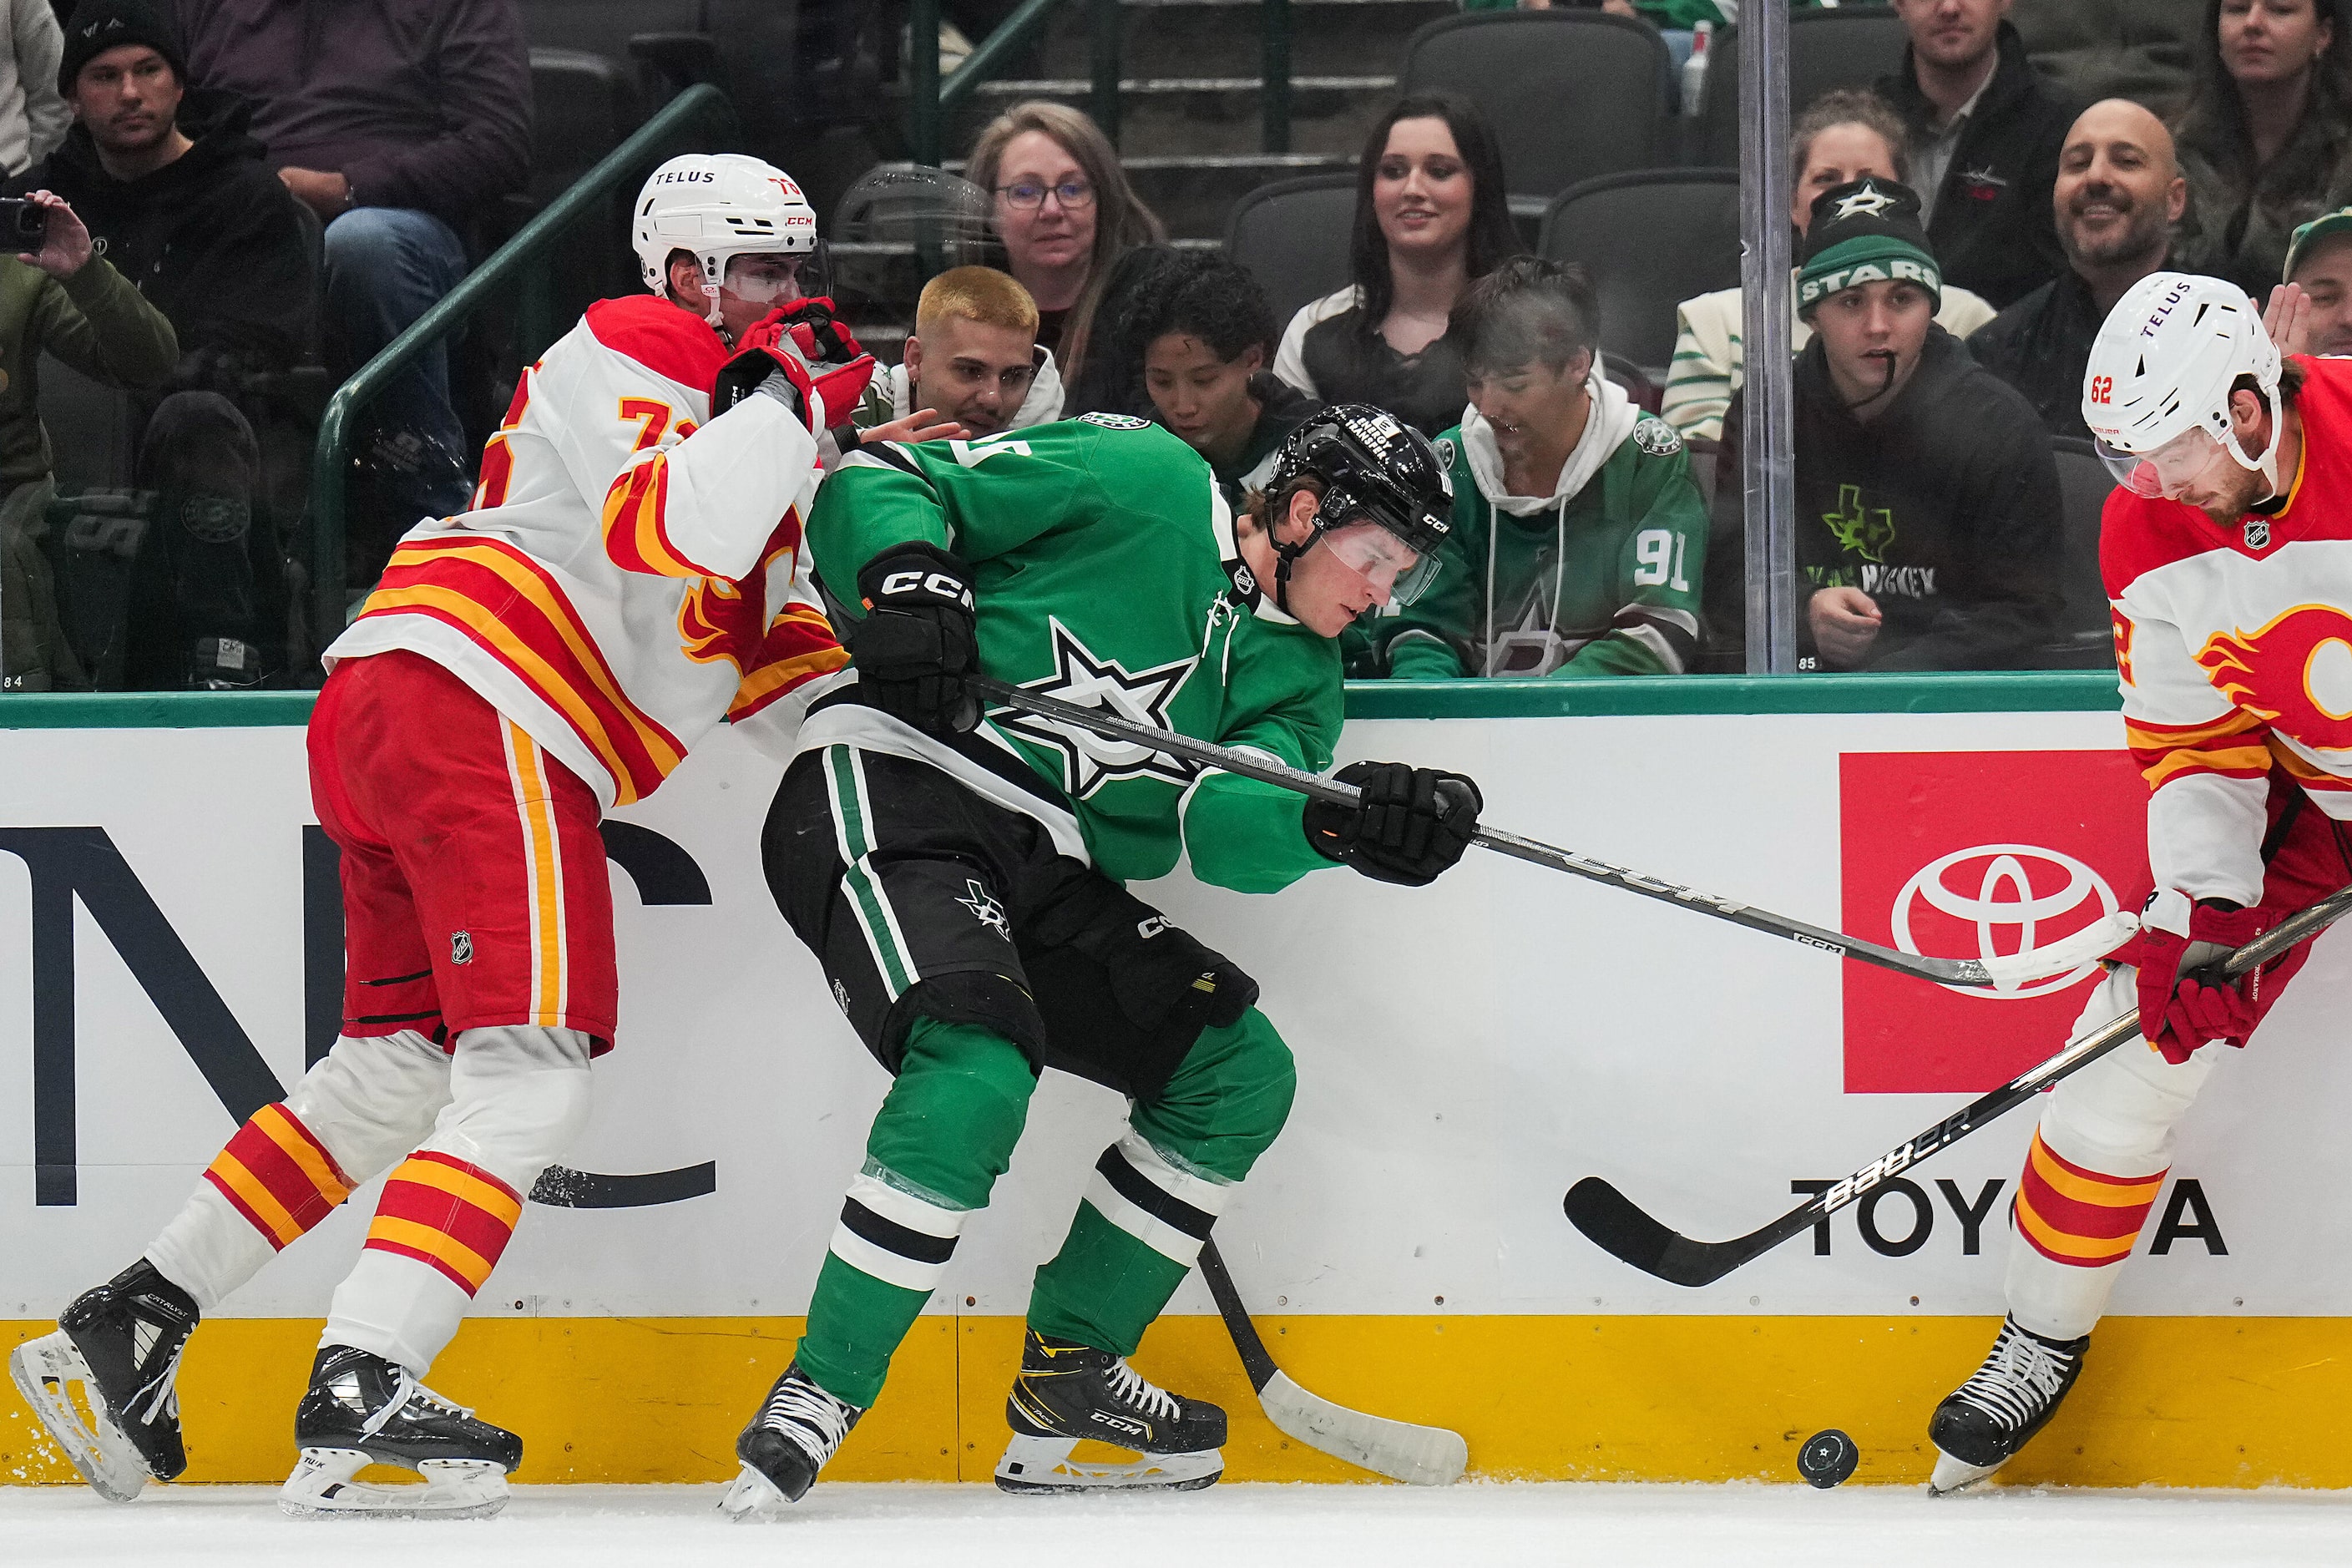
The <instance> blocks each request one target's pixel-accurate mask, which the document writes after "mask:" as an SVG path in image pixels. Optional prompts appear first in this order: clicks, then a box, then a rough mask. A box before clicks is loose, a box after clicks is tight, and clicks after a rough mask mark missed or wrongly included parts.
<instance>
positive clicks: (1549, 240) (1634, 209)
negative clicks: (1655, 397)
mask: <svg viewBox="0 0 2352 1568" xmlns="http://www.w3.org/2000/svg"><path fill="white" fill-rule="evenodd" d="M1538 250H1539V252H1540V253H1541V254H1542V255H1543V256H1545V257H1547V258H1550V259H1551V260H1554V261H1575V262H1581V263H1582V264H1583V265H1584V268H1585V269H1586V270H1587V271H1589V272H1591V274H1592V281H1593V284H1594V286H1595V287H1596V288H1597V289H1599V290H1600V294H1601V353H1604V354H1606V355H1608V356H1609V357H1610V358H1612V359H1621V360H1624V361H1627V362H1630V363H1633V364H1634V365H1636V366H1638V367H1639V368H1640V369H1641V371H1642V373H1643V374H1644V375H1646V376H1648V377H1649V378H1650V380H1651V381H1653V382H1654V383H1656V384H1659V385H1661V386H1663V385H1664V384H1665V379H1666V374H1665V373H1666V364H1667V362H1668V361H1669V360H1670V359H1672V358H1673V357H1674V352H1675V306H1676V305H1678V304H1680V303H1681V302H1682V301H1684V300H1687V299H1689V298H1690V297H1691V296H1692V295H1694V294H1704V293H1706V292H1707V291H1708V290H1710V289H1729V288H1733V287H1735V286H1737V285H1738V282H1739V172H1738V170H1737V169H1645V170H1642V171H1639V172H1637V173H1634V174H1607V175H1603V176H1602V177H1601V178H1600V179H1597V180H1587V181H1585V182H1584V183H1583V184H1580V185H1577V186H1574V187H1573V188H1571V189H1570V190H1566V191H1563V192H1561V193H1560V195H1559V198H1558V199H1557V200H1555V201H1554V202H1553V203H1552V204H1551V205H1550V207H1549V209H1548V210H1547V211H1546V212H1545V213H1544V220H1543V237H1542V240H1541V241H1540V243H1539V245H1538Z"/></svg>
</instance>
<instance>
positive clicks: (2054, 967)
mask: <svg viewBox="0 0 2352 1568" xmlns="http://www.w3.org/2000/svg"><path fill="white" fill-rule="evenodd" d="M966 679H967V682H968V684H970V685H971V687H972V689H974V690H977V691H982V692H985V693H986V694H987V695H989V696H990V697H992V698H995V699H997V700H999V701H1001V702H1003V703H1007V704H1009V705H1011V706H1012V707H1014V708H1018V709H1022V710H1024V711H1026V712H1030V713H1034V714H1036V715H1038V716H1039V717H1040V718H1045V719H1052V720H1055V721H1059V722H1061V723H1065V724H1076V725H1077V726H1078V727H1079V728H1080V729H1083V730H1091V731H1094V732H1095V733H1096V734H1097V735H1102V736H1105V737H1107V738H1108V739H1110V740H1114V741H1125V742H1129V744H1131V745H1137V746H1142V747H1144V748H1146V749H1147V750H1150V751H1154V752H1160V753H1162V754H1163V755H1166V756H1171V757H1182V758H1184V759H1185V760H1186V761H1188V762H1194V763H1203V764H1205V765H1207V766H1209V767H1213V768H1221V769H1223V771H1224V772H1226V773H1237V774H1239V775H1240V776H1242V777H1243V778H1250V779H1255V780H1257V781H1258V782H1259V783H1260V784H1273V785H1275V786H1276V787H1277V788H1280V789H1286V790H1295V791H1297V793H1298V794H1300V795H1307V796H1308V797H1310V798H1312V799H1315V800H1328V801H1331V802H1333V803H1335V804H1337V805H1355V804H1356V797H1357V795H1358V791H1357V789H1356V786H1355V785H1353V784H1341V783H1339V781H1338V780H1336V779H1327V778H1318V777H1317V776H1316V775H1315V774H1313V773H1302V772H1300V771H1299V770H1298V769H1297V768H1294V767H1288V766H1286V765H1285V764H1283V763H1278V762H1276V761H1274V760H1273V759H1272V758H1270V757H1265V756H1258V755H1254V754H1252V753H1250V752H1238V751H1235V750H1234V749H1233V748H1232V747H1230V746H1220V745H1218V744H1216V743H1215V742H1211V741H1196V740H1194V739H1193V738H1192V736H1190V735H1179V734H1177V733H1175V732H1174V731H1169V730H1161V729H1157V728H1154V727H1153V726H1151V725H1149V724H1138V723H1135V722H1133V721H1129V720H1126V719H1121V718H1118V717H1117V716H1116V715H1114V714H1111V713H1109V712H1107V711H1105V710H1102V709H1099V708H1081V707H1078V706H1077V705H1076V704H1075V703H1069V702H1064V701H1062V700H1060V699H1059V698H1054V697H1047V696H1045V695H1043V694H1042V693H1039V692H1035V691H1030V690H1026V689H1023V688H1021V687H1018V686H1013V685H1009V684H1007V683H1006V682H1004V681H1002V680H997V679H992V678H991V677H988V676H978V675H976V676H971V677H967V678H966ZM1472 842H1473V843H1475V844H1477V845H1478V846H1480V847H1482V848H1486V849H1491V850H1493V851H1495V853H1496V854H1498V855H1508V856H1510V857H1511V858H1513V859H1515V860H1525V861H1527V862H1528V863H1529V864H1531V865H1536V866H1548V867H1549V868H1551V869H1553V870H1555V871H1566V872H1567V873H1569V874H1570V876H1574V877H1582V878H1585V879H1588V880H1590V881H1595V882H1600V883H1603V884H1605V885H1607V886H1609V887H1612V888H1622V889H1624V890H1625V891H1627V892H1629V893H1639V894H1641V895H1642V896H1643V898H1645V899H1658V900H1664V901H1665V902H1667V903H1671V904H1681V905H1684V906H1685V907H1686V908H1689V909H1693V910H1697V911H1698V912H1699V913H1700V914H1703V915H1711V916H1713V917H1714V918H1715V919H1717V920H1722V921H1730V922H1731V923H1732V924H1734V925H1740V926H1746V927H1747V928H1748V930H1749V931H1762V932H1764V933H1765V934H1766V935H1767V936H1778V937H1786V938H1787V939H1788V940H1789V941H1790V942H1802V943H1803V944H1804V945H1805V946H1807V947H1817V948H1820V949H1821V950H1822V951H1823V952H1828V953H1832V954H1833V955H1835V956H1837V957H1841V958H1851V959H1853V960H1855V961H1857V962H1859V963H1869V964H1875V965H1876V966H1877V967H1879V968H1881V969H1891V970H1893V971H1894V972H1895V973H1897V974H1908V975H1911V976H1913V977H1914V978H1916V979H1920V980H1932V981H1934V982H1936V983H1937V984H1939V985H1977V986H1986V985H1989V986H1991V987H1993V988H1994V989H1996V990H2000V991H2010V990H2014V989H2015V988H2017V987H2018V986H2020V985H2022V984H2027V983H2029V982H2032V981H2036V980H2046V979H2049V978H2051V977H2053V976H2055V975H2060V974H2063V973H2067V972H2068V971H2069V970H2074V969H2080V968H2081V967H2082V966H2083V965H2084V964H2086V963H2095V962H2096V961H2098V960H2099V959H2102V958H2105V956H2106V955H2107V954H2108V953H2110V952H2114V951H2115V950H2116V947H2117V946H2118V945H2120V944H2121V943H2122V942H2124V940H2125V939H2126V938H2127V937H2129V936H2130V935H2131V934H2132V932H2133V931H2137V929H2138V925H2137V922H2136V921H2133V919H2132V918H2131V917H2130V916H2128V915H2125V914H2121V913H2117V914H2112V915H2109V916H2107V917H2106V918H2105V920H2102V921H2097V922H2096V923H2095V924H2092V925H2090V926H2086V927H2085V928H2084V929H2083V930H2082V931H2076V932H2075V933H2074V935H2072V936H2069V937H2066V938H2064V939H2063V940H2061V941H2059V942H2053V943H2051V944H2050V945H2049V946H2048V947H2043V948H2037V949H2035V950H2034V951H2033V952H2026V953H2011V954H2004V955H2001V956H1998V957H1994V958H1989V959H1976V958H1923V957H1920V956H1918V955H1916V954H1914V953H1908V952H1897V951H1896V950H1895V949H1894V948H1891V947H1882V946H1880V945H1879V944H1878V943H1876V942H1864V941H1862V940H1861V939H1859V938H1857V937H1850V936H1846V935H1843V933H1841V932H1838V931H1827V930H1824V929H1823V928H1822V927H1820V926H1815V925H1807V924H1806V923H1805V922H1804V921H1792V920H1790V919H1789V918H1788V917H1787V916H1785V915H1776V914H1773V913H1772V912H1770V911H1769V910H1759V909H1754V908H1751V907H1750V906H1748V905H1747V904H1743V903H1741V902H1739V901H1738V900H1736V899H1719V898H1717V897H1716V896H1715V895H1714V894H1712V893H1702V892H1699V891H1697V890H1696V889H1692V888H1685V887H1679V886H1677V885H1675V883H1673V882H1662V881H1660V880H1659V879H1656V878H1655V877H1648V876H1644V875H1643V874H1642V873H1641V872H1639V871H1633V870H1629V869H1627V868H1625V867H1622V866H1612V865H1611V864H1610V863H1609V862H1608V861H1606V860H1601V859H1597V858H1594V857H1592V856H1591V855H1583V854H1579V853H1578V852H1577V851H1575V850H1573V849H1560V848H1556V847H1553V846H1551V845H1549V844H1541V843H1538V842H1537V841H1536V840H1535V839H1532V838H1521V837H1518V836H1517V834H1512V833H1497V832H1496V831H1494V830H1493V829H1491V828H1481V829H1479V831H1478V834H1477V837H1475V838H1474V839H1473V840H1472Z"/></svg>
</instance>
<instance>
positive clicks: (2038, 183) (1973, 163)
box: [1878, 0, 2081, 310]
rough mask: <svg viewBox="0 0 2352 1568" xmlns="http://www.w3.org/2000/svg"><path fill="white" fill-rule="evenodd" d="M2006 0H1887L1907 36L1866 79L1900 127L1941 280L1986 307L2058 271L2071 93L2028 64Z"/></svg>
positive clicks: (2008, 299) (2037, 285) (2015, 296)
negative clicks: (1887, 67)
mask: <svg viewBox="0 0 2352 1568" xmlns="http://www.w3.org/2000/svg"><path fill="white" fill-rule="evenodd" d="M2009 6H2010V0H1895V14H1896V15H1897V16H1901V17H1902V18H1903V25H1904V26H1905V28H1906V30H1907V31H1908V32H1909V33H1910V35H1911V42H1910V44H1909V46H1908V47H1906V48H1905V49H1904V51H1903V68H1902V69H1901V70H1899V71H1897V72H1895V74H1894V75H1893V76H1889V77H1884V78H1881V79H1880V80H1879V83H1878V90H1879V93H1880V94H1881V96H1883V97H1885V100H1887V101H1888V102H1889V103H1892V104H1893V105H1894V106H1895V112H1897V113H1898V114H1900V115H1902V117H1903V121H1904V124H1905V125H1906V127H1907V128H1908V130H1909V132H1910V147H1909V149H1908V151H1909V153H1910V154H1911V176H1912V177H1911V180H1910V182H1909V183H1910V184H1911V185H1912V186H1913V188H1915V189H1916V190H1917V191H1918V192H1919V193H1920V209H1921V212H1922V214H1923V216H1924V217H1925V220H1926V222H1927V238H1928V241H1929V243H1930V244H1932V245H1933V246H1934V247H1935V248H1936V254H1937V256H1938V257H1940V258H1942V259H1943V263H1944V270H1945V273H1946V276H1947V277H1948V279H1949V280H1950V281H1951V282H1954V283H1957V284H1958V285H1959V286H1960V287H1962V288H1964V289H1972V290H1974V291H1975V292H1977V293H1979V294H1981V295H1983V296H1984V297H1985V299H1986V300H1990V302H1991V303H1992V306H1993V308H1994V309H1995V310H1999V309H2000V308H2001V307H2002V306H2004V305H2008V304H2010V303H2011V301H2013V300H2017V299H2019V298H2020V297H2021V296H2022V295H2024V294H2026V293H2029V292H2031V291H2032V289H2038V288H2040V287H2041V286H2042V284H2043V283H2046V282H2048V281H2049V280H2050V279H2053V278H2055V277H2056V276H2057V275H2058V269H2059V268H2060V267H2062V266H2063V265H2064V262H2065V257H2064V254H2063V252H2061V251H2060V250H2059V248H2058V232H2057V230H2056V228H2055V227H2054V226H2053V225H2052V223H2051V221H2050V186H2051V184H2052V183H2053V181H2054V180H2055V179H2056V178H2057V174H2058V148H2059V144H2060V143H2062V142H2064V141H2065V139H2066V128H2067V127H2068V126H2070V125H2072V124H2073V123H2074V113H2075V110H2077V109H2078V108H2080V107H2081V106H2080V104H2079V103H2078V102H2076V101H2074V100H2069V99H2066V98H2063V97H2062V96H2060V94H2059V92H2058V90H2057V89H2055V88H2053V87H2052V86H2051V85H2050V84H2049V83H2047V82H2045V81H2043V80H2042V79H2041V78H2040V77H2039V76H2037V75H2035V74H2034V70H2033V67H2032V63H2031V62H2029V61H2028V60H2027V59H2026V58H2025V43H2024V40H2023V39H2021V38H2020V37H2018V34H2017V29H2016V28H2015V27H2013V26H2011V25H2010V24H2009V22H2008V20H2007V13H2008V10H2009Z"/></svg>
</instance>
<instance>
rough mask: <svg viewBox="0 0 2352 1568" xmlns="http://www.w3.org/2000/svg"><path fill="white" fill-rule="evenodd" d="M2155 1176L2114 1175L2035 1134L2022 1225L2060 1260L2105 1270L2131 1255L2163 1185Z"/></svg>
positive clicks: (2032, 1241) (2031, 1241) (2038, 1246)
mask: <svg viewBox="0 0 2352 1568" xmlns="http://www.w3.org/2000/svg"><path fill="white" fill-rule="evenodd" d="M2164 1177H2165V1173H2164V1172H2163V1171H2158V1172H2157V1173H2155V1174H2154V1175H2152V1176H2110V1175H2107V1174H2105V1173H2102V1172H2098V1171H2094V1170H2092V1169H2090V1168H2089V1167H2087V1166H2084V1165H2078V1164H2076V1163H2074V1162H2073V1161H2071V1160H2068V1159H2065V1158H2063V1156H2061V1155H2059V1154H2058V1153H2056V1152H2053V1150H2052V1149H2051V1147H2050V1145H2048V1144H2047V1143H2044V1142H2042V1134H2041V1133H2040V1132H2038V1131H2037V1132H2035V1133H2034V1135H2033V1146H2032V1148H2031V1149H2029V1150H2027V1151H2026V1155H2025V1173H2024V1174H2023V1175H2022V1176H2021V1177H2020V1178H2019V1179H2018V1184H2017V1229H2018V1234H2019V1235H2021V1236H2022V1237H2025V1239H2026V1242H2027V1244H2028V1245H2030V1246H2031V1247H2032V1248H2033V1249H2034V1250H2035V1251H2036V1252H2039V1253H2040V1254H2042V1256H2043V1257H2044V1258H2049V1259H2051V1260H2052V1261H2053V1262H2055V1263H2065V1264H2071V1265H2073V1266H2074V1267H2075V1268H2108V1267H2111V1266H2112V1265H2115V1264H2117V1263H2120V1262H2122V1261H2123V1260H2124V1259H2125V1258H2128V1257H2130V1256H2131V1249H2132V1244H2133V1243H2134V1242H2136V1241H2137V1240H2138V1239H2139V1232H2140V1227H2141V1226H2144V1225H2146V1224H2147V1212H2148V1209H2149V1208H2150V1207H2151V1206H2152V1205H2154V1204H2155V1202H2156V1195H2157V1194H2158V1193H2159V1192H2161V1191H2163V1189H2164Z"/></svg>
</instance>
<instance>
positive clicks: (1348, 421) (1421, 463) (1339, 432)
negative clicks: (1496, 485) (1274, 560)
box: [1266, 403, 1454, 605]
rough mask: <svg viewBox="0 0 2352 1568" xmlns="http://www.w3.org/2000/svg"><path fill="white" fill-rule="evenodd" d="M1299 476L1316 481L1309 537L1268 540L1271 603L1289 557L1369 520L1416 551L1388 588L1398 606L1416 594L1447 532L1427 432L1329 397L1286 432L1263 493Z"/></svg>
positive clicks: (1441, 478) (1442, 488)
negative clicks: (1317, 496)
mask: <svg viewBox="0 0 2352 1568" xmlns="http://www.w3.org/2000/svg"><path fill="white" fill-rule="evenodd" d="M1299 479H1314V480H1316V481H1317V482H1318V484H1319V485H1320V486H1321V487H1322V491H1323V501H1322V506H1321V509H1320V510H1318V512H1317V513H1316V518H1315V537H1314V538H1311V539H1308V540H1307V541H1306V542H1304V543H1300V544H1282V543H1279V542H1276V543H1275V552H1276V556H1277V557H1279V559H1280V562H1281V564H1280V566H1279V567H1278V569H1277V570H1276V574H1275V599H1276V603H1277V604H1280V603H1283V602H1284V600H1285V596H1286V595H1285V590H1286V588H1287V586H1288V584H1289V580H1290V568H1291V565H1292V563H1294V562H1296V561H1297V559H1298V558H1299V557H1300V556H1302V555H1304V554H1306V553H1307V552H1308V551H1309V550H1312V549H1313V548H1314V547H1315V545H1316V544H1317V543H1318V542H1319V541H1320V540H1321V538H1322V536H1323V535H1324V534H1325V533H1326V532H1328V531H1331V530H1333V529H1337V528H1345V527H1347V526H1348V525H1349V524H1350V523H1356V522H1376V523H1378V524H1380V525H1381V527H1382V528H1384V529H1386V530H1387V531H1389V532H1391V533H1392V534H1394V535H1395V536H1396V537H1397V538H1399V539H1401V540H1402V541H1403V542H1405V543H1406V544H1407V545H1409V546H1410V547H1411V548H1412V549H1413V550H1414V551H1416V552H1419V554H1420V556H1421V560H1420V562H1419V563H1417V564H1416V565H1415V566H1414V567H1413V568H1412V571H1410V572H1408V573H1405V574H1401V575H1400V576H1399V577H1398V578H1397V581H1396V584H1395V586H1394V587H1393V588H1391V590H1390V594H1391V597H1392V598H1393V599H1395V600H1396V602H1397V603H1399V604H1402V605H1409V604H1411V603H1412V602H1413V600H1415V599H1416V598H1419V597H1420V596H1421V594H1422V592H1423V590H1424V589H1426V588H1427V587H1428V586H1429V582H1430V579H1431V578H1433V577H1434V576H1436V575H1437V550H1438V546H1440V545H1442V544H1444V542H1445V541H1446V539H1447V538H1448V536H1450V535H1451V534H1452V533H1453V531H1454V479H1453V476H1452V475H1451V474H1450V473H1449V472H1448V471H1447V468H1446V465H1445V463H1444V460H1443V459H1442V458H1439V457H1438V455H1437V448H1436V447H1433V446H1432V445H1431V444H1430V440H1429V437H1426V436H1423V434H1422V433H1421V432H1420V431H1418V430H1416V429H1414V428H1412V426H1410V425H1407V424H1405V423H1403V422H1402V420H1400V419H1398V418H1397V417H1396V416H1393V415H1391V414H1390V413H1388V412H1386V411H1385V410H1383V409H1379V408H1374V407H1373V406H1371V405H1370V404H1366V403H1335V404H1333V405H1331V406H1330V407H1328V408H1326V409H1323V410H1322V411H1321V412H1319V413H1317V414H1314V415H1312V416H1309V417H1308V418H1307V422H1306V423H1305V424H1303V425H1301V426H1298V428H1297V429H1296V430H1293V431H1292V432H1291V433H1290V438H1289V439H1288V440H1286V441H1285V442H1284V443H1283V444H1282V450H1281V451H1280V452H1279V453H1277V454H1276V457H1275V459H1274V473H1273V476H1272V478H1271V479H1268V481H1267V483H1266V493H1267V494H1269V495H1275V496H1279V495H1282V494H1284V493H1285V492H1286V491H1287V490H1288V489H1290V487H1291V486H1292V484H1293V483H1295V482H1296V481H1297V480H1299Z"/></svg>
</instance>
